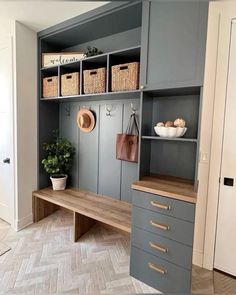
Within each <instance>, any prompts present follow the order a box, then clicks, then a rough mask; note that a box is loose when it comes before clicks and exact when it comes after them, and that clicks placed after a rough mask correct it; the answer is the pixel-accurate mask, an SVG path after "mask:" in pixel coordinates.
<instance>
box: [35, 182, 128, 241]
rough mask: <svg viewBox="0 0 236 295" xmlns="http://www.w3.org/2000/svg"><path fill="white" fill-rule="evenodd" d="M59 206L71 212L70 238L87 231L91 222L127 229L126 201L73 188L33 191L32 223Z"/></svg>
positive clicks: (78, 236)
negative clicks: (72, 221)
mask: <svg viewBox="0 0 236 295" xmlns="http://www.w3.org/2000/svg"><path fill="white" fill-rule="evenodd" d="M60 207H61V208H66V209H68V210H70V211H72V212H73V213H74V241H77V240H78V239H79V238H80V236H81V235H83V234H84V233H85V232H87V231H88V230H89V228H90V227H91V226H92V225H93V224H94V222H95V221H99V222H102V223H105V224H108V225H109V226H112V227H115V228H117V229H120V230H122V231H125V232H128V233H130V232H131V204H129V203H126V202H123V201H120V200H116V199H113V198H111V197H107V196H102V195H98V194H96V193H93V192H89V191H85V190H81V189H75V188H68V189H66V190H64V191H53V190H52V189H51V188H45V189H41V190H39V191H34V192H33V215H34V222H38V221H39V220H41V219H43V218H44V217H46V216H48V215H50V214H51V213H53V212H55V211H56V210H58V209H59V208H60Z"/></svg>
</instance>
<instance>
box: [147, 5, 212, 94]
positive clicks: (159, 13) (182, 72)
mask: <svg viewBox="0 0 236 295" xmlns="http://www.w3.org/2000/svg"><path fill="white" fill-rule="evenodd" d="M207 15H208V1H147V2H144V4H143V24H142V26H143V28H142V57H141V63H142V71H143V73H142V74H141V85H144V86H145V88H147V89H162V88H175V87H187V86H201V85H202V83H203V73H204V61H205V45H206V33H207ZM145 65H146V66H145Z"/></svg>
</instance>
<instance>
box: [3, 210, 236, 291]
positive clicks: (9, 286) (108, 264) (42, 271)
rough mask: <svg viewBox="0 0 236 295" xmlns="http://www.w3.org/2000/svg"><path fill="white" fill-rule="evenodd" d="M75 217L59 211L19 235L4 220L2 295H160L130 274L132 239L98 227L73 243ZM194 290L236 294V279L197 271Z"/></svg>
mask: <svg viewBox="0 0 236 295" xmlns="http://www.w3.org/2000/svg"><path fill="white" fill-rule="evenodd" d="M72 235H73V226H72V215H71V214H69V213H68V212H65V211H61V210H60V211H57V212H55V213H54V214H53V215H51V216H49V217H47V218H45V219H43V220H41V221H40V222H38V223H36V224H33V225H31V226H29V227H27V228H26V229H24V230H22V231H20V232H18V233H16V232H14V231H13V230H12V229H11V228H10V226H9V225H8V224H7V223H5V222H3V221H1V219H0V241H3V242H4V243H6V244H7V245H9V246H10V247H11V248H12V250H11V251H9V252H7V253H6V254H4V255H2V256H0V294H7V293H8V294H10V293H11V294H12V293H14V294H20V293H21V294H46V293H47V294H48V293H60V294H64V293H65V294H86V293H87V294H112V293H116V294H124V293H131V294H134V293H158V291H156V290H154V289H152V288H150V287H149V286H147V285H145V284H143V283H141V282H139V281H138V280H135V279H134V278H132V277H130V276H129V243H130V241H129V237H128V236H127V235H122V234H119V233H117V232H114V231H112V230H108V229H105V228H102V227H101V226H98V225H96V226H95V227H93V228H92V229H91V230H90V231H89V232H88V233H87V234H85V235H84V236H83V237H82V238H81V239H80V242H78V243H72V242H71V237H72ZM192 281H193V282H192V291H193V292H194V293H198V294H200V293H201V294H202V293H205V294H213V293H225V294H226V293H231V294H232V293H236V280H235V279H233V278H231V277H228V276H226V275H224V274H222V273H219V272H210V271H207V270H204V269H201V268H198V267H194V269H193V280H192Z"/></svg>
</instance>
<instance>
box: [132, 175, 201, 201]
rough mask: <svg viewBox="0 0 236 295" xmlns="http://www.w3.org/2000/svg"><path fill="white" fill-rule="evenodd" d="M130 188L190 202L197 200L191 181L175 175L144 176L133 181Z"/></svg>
mask: <svg viewBox="0 0 236 295" xmlns="http://www.w3.org/2000/svg"><path fill="white" fill-rule="evenodd" d="M132 189H135V190H139V191H143V192H147V193H152V194H155V195H161V196H164V197H169V198H173V199H177V200H181V201H186V202H190V203H196V201H197V193H196V192H194V188H193V183H192V182H191V181H189V180H185V179H182V178H177V177H170V176H159V175H158V176H156V175H155V176H145V177H143V178H142V179H141V180H139V181H136V182H134V183H133V184H132Z"/></svg>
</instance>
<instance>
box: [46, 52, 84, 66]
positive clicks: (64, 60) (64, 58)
mask: <svg viewBox="0 0 236 295" xmlns="http://www.w3.org/2000/svg"><path fill="white" fill-rule="evenodd" d="M83 57H84V53H83V52H63V53H43V54H42V67H43V68H48V67H53V66H59V65H64V64H68V63H72V62H76V61H79V60H81V59H82V58H83Z"/></svg>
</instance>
